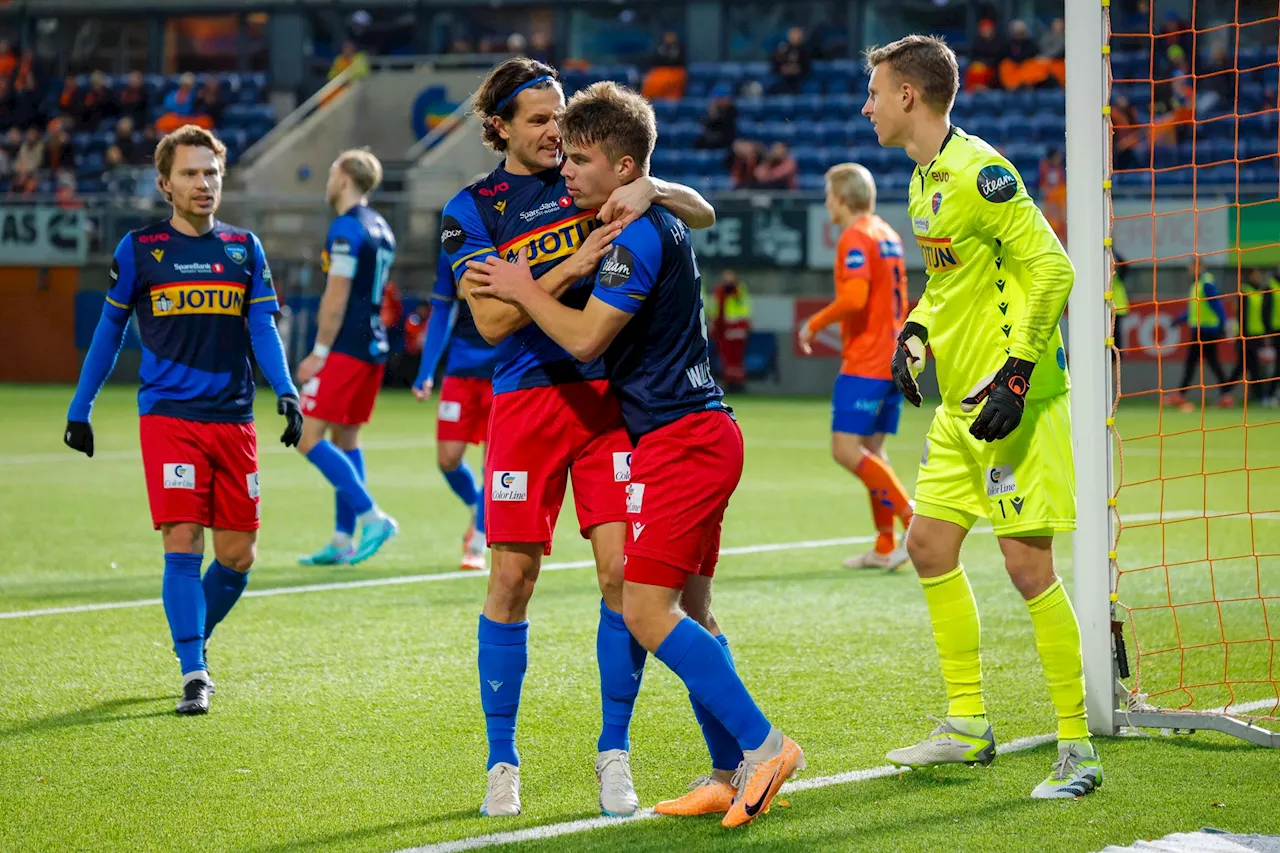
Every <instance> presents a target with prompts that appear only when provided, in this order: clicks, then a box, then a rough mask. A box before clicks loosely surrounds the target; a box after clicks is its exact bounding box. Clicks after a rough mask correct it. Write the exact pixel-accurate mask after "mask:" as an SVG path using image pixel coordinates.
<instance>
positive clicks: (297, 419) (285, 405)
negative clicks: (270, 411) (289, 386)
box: [276, 394, 302, 447]
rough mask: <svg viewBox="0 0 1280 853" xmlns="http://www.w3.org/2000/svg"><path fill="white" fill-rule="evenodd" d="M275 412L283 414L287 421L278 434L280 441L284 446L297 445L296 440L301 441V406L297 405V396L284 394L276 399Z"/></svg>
mask: <svg viewBox="0 0 1280 853" xmlns="http://www.w3.org/2000/svg"><path fill="white" fill-rule="evenodd" d="M276 413H277V414H281V415H284V417H285V420H286V421H287V422H288V423H286V424H285V427H284V433H283V434H282V435H281V436H280V443H281V444H283V445H284V446H285V447H297V446H298V442H299V441H302V407H301V406H299V405H298V398H297V397H295V396H293V395H292V394H285V395H284V396H283V397H281V398H280V399H279V400H277V401H276Z"/></svg>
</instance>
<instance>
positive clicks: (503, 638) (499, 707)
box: [477, 614, 529, 770]
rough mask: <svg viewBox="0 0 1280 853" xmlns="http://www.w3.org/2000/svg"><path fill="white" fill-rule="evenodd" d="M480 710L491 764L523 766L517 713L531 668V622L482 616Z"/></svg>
mask: <svg viewBox="0 0 1280 853" xmlns="http://www.w3.org/2000/svg"><path fill="white" fill-rule="evenodd" d="M477 637H478V638H479V640H480V654H479V665H480V707H481V708H483V709H484V719H485V732H486V734H487V735H488V737H489V763H488V764H487V765H486V769H489V770H491V769H493V765H495V764H498V763H499V762H506V763H507V764H514V765H516V766H519V765H520V755H519V753H517V752H516V714H517V713H518V712H519V710H520V688H521V686H522V685H523V684H524V673H525V670H526V669H528V667H529V623H528V622H516V623H515V624H512V625H507V624H504V623H501V622H492V621H490V620H488V619H486V618H485V616H484V614H481V615H480V629H479V631H478V632H477Z"/></svg>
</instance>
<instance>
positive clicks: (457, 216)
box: [440, 166, 604, 394]
mask: <svg viewBox="0 0 1280 853" xmlns="http://www.w3.org/2000/svg"><path fill="white" fill-rule="evenodd" d="M598 224H599V221H598V220H597V219H596V215H595V211H593V210H582V209H580V208H579V207H578V206H577V205H575V204H574V203H573V199H572V198H571V197H570V196H569V192H568V190H567V189H565V185H564V178H563V177H561V175H560V172H559V170H556V169H548V170H547V171H545V172H539V173H538V174H536V175H513V174H511V173H510V172H508V171H507V170H506V169H504V168H502V167H501V166H499V167H498V168H497V169H495V170H494V171H493V172H492V173H490V174H489V176H488V177H486V178H485V179H484V180H482V181H479V182H477V183H474V184H472V185H471V186H469V187H467V188H465V189H463V190H462V191H461V192H459V193H458V194H457V195H455V196H454V197H453V198H452V199H451V200H450V201H449V203H448V204H447V205H445V208H444V213H443V214H442V216H441V219H440V242H441V244H442V247H443V252H444V254H445V255H446V256H447V257H448V258H449V263H450V266H451V268H452V269H453V274H454V276H456V278H457V279H458V280H459V281H461V280H462V277H463V275H464V274H465V273H466V271H467V269H466V263H467V261H471V260H478V261H482V260H484V259H485V258H487V257H489V256H490V255H495V254H496V255H500V256H502V257H504V258H506V259H507V260H510V261H514V260H516V259H517V258H518V257H519V256H520V253H521V252H524V251H526V249H527V248H532V251H533V255H532V257H531V259H530V264H529V265H530V267H531V268H532V271H533V277H534V278H538V277H539V276H541V275H542V274H543V273H545V272H547V270H549V269H551V268H552V267H554V266H555V265H556V264H558V263H560V261H562V260H564V259H565V258H567V257H569V256H570V255H572V254H573V253H574V252H576V251H577V250H578V247H579V246H581V245H582V242H583V240H585V239H586V238H587V235H588V234H590V233H591V232H592V231H593V230H594V229H595V227H596V226H597V225H598ZM590 296H591V282H590V280H589V279H584V280H583V281H582V282H579V283H575V284H574V285H573V286H572V287H570V289H569V290H568V292H566V293H565V294H564V296H563V297H561V301H563V302H564V303H565V304H566V305H569V306H570V307H573V308H582V307H583V306H585V305H586V304H587V299H589V298H590ZM603 378H604V363H603V362H602V361H600V360H599V359H597V360H595V361H592V362H588V363H587V364H583V363H581V362H579V361H578V360H577V359H575V358H574V357H573V356H571V355H569V353H567V352H566V351H565V350H564V348H563V347H561V346H560V345H559V344H557V343H556V342H555V341H553V340H551V338H549V337H547V335H546V334H545V333H544V332H543V331H542V330H541V329H539V328H538V327H537V326H535V325H534V324H532V323H530V324H529V325H528V326H525V327H524V328H523V329H521V330H520V331H518V332H516V333H515V334H513V335H511V336H510V337H508V338H507V339H506V340H504V341H503V342H502V343H500V344H498V346H497V366H496V368H495V369H494V373H493V393H495V394H501V393H504V392H507V391H517V390H520V389H524V388H543V387H546V386H549V385H561V384H564V383H568V382H582V381H584V380H588V379H603Z"/></svg>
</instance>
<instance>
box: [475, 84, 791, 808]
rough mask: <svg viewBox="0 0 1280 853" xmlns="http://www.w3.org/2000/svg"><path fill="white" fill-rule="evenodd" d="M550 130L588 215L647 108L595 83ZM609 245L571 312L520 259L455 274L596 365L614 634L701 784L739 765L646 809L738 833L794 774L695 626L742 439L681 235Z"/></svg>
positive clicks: (634, 171)
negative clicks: (634, 643) (607, 448)
mask: <svg viewBox="0 0 1280 853" xmlns="http://www.w3.org/2000/svg"><path fill="white" fill-rule="evenodd" d="M560 129H561V133H562V135H563V139H562V144H563V147H564V153H565V158H566V160H565V164H564V166H563V168H562V172H563V175H564V178H565V181H566V186H567V188H568V190H569V192H570V194H571V195H572V197H573V199H574V202H575V203H576V204H577V205H579V206H581V207H585V208H590V207H594V206H596V205H598V204H601V203H603V202H604V201H605V199H607V198H608V197H609V196H610V194H611V193H613V192H615V191H616V190H617V189H618V188H619V187H620V186H622V185H625V184H627V183H630V182H633V181H635V180H638V179H641V178H643V176H644V175H645V174H647V172H648V167H649V156H650V154H651V153H652V151H653V145H654V141H655V139H656V138H657V128H656V122H655V120H654V115H653V108H652V107H651V106H649V103H648V102H647V101H646V100H644V98H642V97H640V96H639V95H637V94H636V93H635V92H632V91H630V90H627V89H624V88H622V87H620V86H618V85H616V84H614V83H596V84H594V85H592V86H590V87H588V88H587V89H585V90H582V91H580V92H578V93H577V94H576V95H574V96H573V98H572V99H571V100H570V101H569V105H568V107H567V108H566V109H565V111H564V113H563V115H562V116H561V118H560ZM613 242H614V245H613V248H612V250H611V251H610V252H609V253H608V254H607V255H605V257H604V260H603V262H602V263H601V265H600V269H599V272H598V273H597V275H596V278H595V286H594V289H593V291H592V295H591V297H590V299H589V301H588V302H587V304H586V307H585V309H583V310H577V309H575V308H573V307H571V306H569V305H565V304H563V303H561V302H560V301H558V300H556V299H553V298H552V297H551V296H550V295H548V294H547V293H546V292H545V291H544V289H543V288H541V287H539V286H538V284H537V283H536V282H534V281H533V278H532V275H531V274H530V273H529V272H528V264H529V253H522V254H521V255H519V256H518V257H517V259H516V260H517V262H518V265H513V264H511V263H507V262H503V261H501V260H498V259H496V258H489V259H487V260H486V261H484V262H482V263H480V262H475V261H472V262H469V264H468V268H469V270H470V274H471V275H473V276H475V277H476V278H477V279H480V280H483V281H486V282H488V283H487V284H486V286H485V287H482V288H479V289H477V291H476V293H477V294H482V295H486V296H493V297H496V298H499V299H503V300H506V301H511V302H515V303H516V304H518V305H520V306H521V307H522V308H523V309H524V310H525V311H526V312H527V313H528V314H529V316H530V317H531V318H532V319H533V321H534V322H535V323H537V324H538V326H539V327H540V328H541V329H542V330H543V331H544V332H546V333H547V335H548V336H549V337H550V338H551V339H552V340H554V341H555V342H556V343H558V344H559V345H561V346H563V347H564V348H565V349H566V350H567V351H568V352H569V353H571V354H572V355H573V356H574V357H575V358H577V359H578V360H580V361H582V362H584V363H595V362H596V361H597V360H598V359H600V358H601V356H603V360H604V364H605V365H606V367H607V373H608V377H609V382H610V384H611V386H612V388H613V390H614V391H615V392H616V394H617V396H618V399H619V401H620V402H621V407H622V414H623V418H624V421H625V423H626V428H627V432H628V433H629V434H630V436H631V438H632V440H633V441H634V442H635V452H634V454H633V455H632V459H631V482H630V484H629V486H628V493H627V517H628V518H629V519H630V520H631V536H630V537H629V538H628V539H627V543H626V569H625V576H626V583H625V585H624V590H623V615H624V617H625V620H626V626H627V628H628V629H629V630H630V631H631V633H632V635H634V637H635V638H636V639H637V640H638V641H639V642H640V643H641V645H643V646H644V647H645V648H646V649H648V650H649V651H651V652H653V653H654V654H655V655H657V657H658V659H659V660H661V661H662V662H663V663H665V664H667V666H669V667H670V668H671V669H672V670H673V671H674V672H675V673H676V674H677V675H678V676H680V678H681V680H682V681H684V683H685V686H686V687H687V688H688V689H689V694H690V697H691V699H692V700H693V705H694V711H695V713H696V714H697V716H698V719H699V722H701V723H702V726H703V730H704V733H705V734H706V736H707V744H708V747H709V748H710V750H711V753H712V763H713V765H714V767H715V768H716V770H718V771H727V770H728V767H726V764H727V763H728V762H727V761H725V758H724V756H725V755H729V756H730V757H729V761H732V760H733V758H737V759H738V761H739V763H738V764H737V765H736V768H737V772H736V773H733V774H732V776H731V779H730V780H728V781H726V780H724V779H723V777H721V778H713V779H712V780H711V781H710V782H709V783H708V784H706V785H702V786H699V789H698V790H695V791H693V792H691V793H690V794H689V795H686V797H683V798H681V799H680V800H676V801H671V802H669V803H664V804H661V806H660V808H659V810H660V811H664V812H666V813H668V814H706V813H709V812H712V811H723V812H725V816H724V818H723V823H724V825H725V826H730V827H732V826H740V825H742V824H744V823H746V822H748V821H750V820H752V819H753V818H755V817H756V816H758V815H760V814H762V813H764V811H765V810H767V809H768V807H769V804H770V802H771V801H772V800H773V798H774V796H776V794H777V793H778V790H779V788H781V786H782V783H783V782H785V781H786V780H787V779H788V778H789V777H790V776H791V775H792V774H793V773H795V771H796V770H798V769H800V768H802V767H803V766H804V753H803V752H802V751H801V750H800V748H799V747H798V746H797V745H796V743H795V742H794V741H793V740H791V739H790V738H788V737H785V736H783V735H782V733H781V732H779V731H778V730H777V729H776V728H774V727H773V726H772V725H771V724H770V723H769V720H768V719H767V718H766V717H765V716H764V714H762V713H761V712H760V710H759V708H757V707H756V704H755V702H754V701H752V698H751V696H750V694H749V693H748V692H747V689H746V687H745V686H744V685H743V683H742V680H741V679H740V678H739V677H738V675H737V673H736V671H735V670H734V666H733V661H732V658H731V657H730V656H729V655H728V653H727V646H726V645H724V644H723V643H722V642H720V641H718V640H717V638H716V635H717V634H718V633H719V628H718V626H717V625H716V623H715V620H714V619H712V618H708V614H709V612H710V600H711V577H712V575H713V573H714V571H715V566H716V561H717V558H718V557H719V549H720V528H721V523H722V521H723V518H724V512H725V509H726V507H727V506H728V503H729V498H730V496H731V495H732V494H733V491H734V489H735V488H736V487H737V485H738V481H739V479H740V478H741V476H742V461H743V447H742V433H741V431H740V430H739V429H738V425H737V423H736V422H735V420H734V419H733V416H732V413H731V412H730V411H729V409H727V408H726V407H725V406H724V404H723V402H722V398H723V396H724V394H723V392H722V391H721V390H720V388H719V387H717V386H716V384H715V382H714V381H713V380H712V378H711V365H710V360H709V357H710V356H709V351H708V345H707V329H706V315H705V313H704V311H703V305H702V277H701V274H700V273H699V272H698V263H697V260H696V258H695V257H694V254H693V249H692V246H691V245H690V237H689V230H688V228H687V227H686V226H685V225H684V223H683V222H681V221H680V220H679V219H677V218H676V217H675V216H674V215H672V213H671V212H670V211H668V210H667V209H665V208H663V207H660V206H655V207H653V208H650V209H649V211H648V212H647V213H646V214H645V215H644V216H642V217H641V218H640V219H639V220H637V221H635V222H632V223H631V224H629V225H627V226H626V228H625V229H624V230H623V231H622V233H621V234H620V235H619V236H618V237H617V238H616V239H615V240H614V241H613ZM513 269H514V270H516V271H517V272H518V273H520V274H519V275H512V274H511V273H512V270H513ZM682 600H683V602H684V604H685V606H686V607H687V608H688V611H686V610H682V608H681V602H682ZM694 611H699V615H700V616H701V617H702V618H700V619H695V618H694V617H693V615H692V613H693V612H694ZM707 624H710V625H711V626H712V630H708V629H707V628H706V627H704V625H707ZM717 752H720V753H721V754H720V755H717ZM730 766H732V765H730Z"/></svg>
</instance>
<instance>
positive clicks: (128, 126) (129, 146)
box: [111, 118, 139, 162]
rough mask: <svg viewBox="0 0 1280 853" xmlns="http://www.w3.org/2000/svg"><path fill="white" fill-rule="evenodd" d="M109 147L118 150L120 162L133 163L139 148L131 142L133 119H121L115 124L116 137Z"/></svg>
mask: <svg viewBox="0 0 1280 853" xmlns="http://www.w3.org/2000/svg"><path fill="white" fill-rule="evenodd" d="M111 145H112V147H113V148H117V149H119V151H120V157H121V160H122V162H133V158H134V157H136V156H137V149H138V148H139V145H138V143H136V142H134V141H133V119H131V118H122V119H120V120H119V121H118V122H116V136H115V139H113V140H112V141H111Z"/></svg>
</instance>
